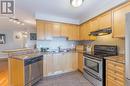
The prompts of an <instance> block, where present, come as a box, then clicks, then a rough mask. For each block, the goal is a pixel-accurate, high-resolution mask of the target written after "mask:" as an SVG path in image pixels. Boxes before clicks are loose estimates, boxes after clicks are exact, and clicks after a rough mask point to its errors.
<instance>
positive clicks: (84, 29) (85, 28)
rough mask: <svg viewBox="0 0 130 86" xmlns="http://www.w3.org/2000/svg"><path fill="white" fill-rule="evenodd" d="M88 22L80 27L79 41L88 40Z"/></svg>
mask: <svg viewBox="0 0 130 86" xmlns="http://www.w3.org/2000/svg"><path fill="white" fill-rule="evenodd" d="M89 32H90V22H86V23H84V24H82V25H81V27H80V40H89Z"/></svg>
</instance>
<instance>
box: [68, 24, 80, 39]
mask: <svg viewBox="0 0 130 86" xmlns="http://www.w3.org/2000/svg"><path fill="white" fill-rule="evenodd" d="M69 40H79V26H78V25H70V28H69Z"/></svg>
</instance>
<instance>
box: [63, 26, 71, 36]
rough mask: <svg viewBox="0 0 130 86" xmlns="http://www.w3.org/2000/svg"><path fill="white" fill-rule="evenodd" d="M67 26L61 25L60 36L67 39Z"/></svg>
mask: <svg viewBox="0 0 130 86" xmlns="http://www.w3.org/2000/svg"><path fill="white" fill-rule="evenodd" d="M69 28H70V26H69V24H61V36H62V37H69Z"/></svg>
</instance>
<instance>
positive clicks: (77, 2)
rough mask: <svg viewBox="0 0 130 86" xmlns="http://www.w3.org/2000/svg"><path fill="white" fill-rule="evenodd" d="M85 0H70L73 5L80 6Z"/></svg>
mask: <svg viewBox="0 0 130 86" xmlns="http://www.w3.org/2000/svg"><path fill="white" fill-rule="evenodd" d="M83 2H84V0H70V4H71V5H72V6H73V7H80V6H81V5H82V4H83Z"/></svg>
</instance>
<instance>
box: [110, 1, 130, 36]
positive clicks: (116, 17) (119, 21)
mask: <svg viewBox="0 0 130 86" xmlns="http://www.w3.org/2000/svg"><path fill="white" fill-rule="evenodd" d="M128 12H130V3H127V4H125V5H122V6H120V7H118V8H116V9H114V10H113V19H112V21H113V26H112V27H113V37H119V38H120V37H121V38H122V37H125V24H126V23H125V15H126V13H128Z"/></svg>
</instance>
